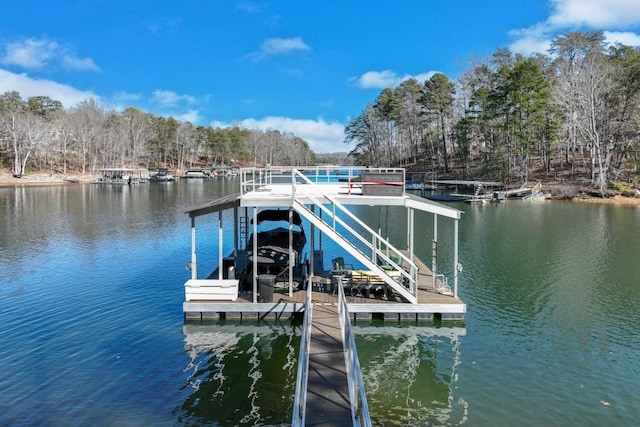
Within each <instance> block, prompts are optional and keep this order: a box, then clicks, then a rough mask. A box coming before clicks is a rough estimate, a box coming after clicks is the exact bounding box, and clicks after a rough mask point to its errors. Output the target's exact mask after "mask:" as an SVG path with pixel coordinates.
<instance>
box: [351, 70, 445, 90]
mask: <svg viewBox="0 0 640 427" xmlns="http://www.w3.org/2000/svg"><path fill="white" fill-rule="evenodd" d="M434 74H435V71H429V72H427V73H420V74H416V75H409V74H405V75H404V76H398V75H397V74H396V73H395V72H394V71H391V70H384V71H367V72H366V73H364V74H363V75H361V76H360V77H354V78H352V79H350V81H351V82H353V83H355V84H356V85H357V86H358V87H360V88H362V89H384V88H388V87H396V86H398V85H399V84H400V83H402V82H403V81H405V80H408V79H411V78H412V79H416V80H417V81H418V82H419V83H423V82H425V81H427V80H429V79H430V78H431V76H433V75H434Z"/></svg>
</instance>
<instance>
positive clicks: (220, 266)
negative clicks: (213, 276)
mask: <svg viewBox="0 0 640 427" xmlns="http://www.w3.org/2000/svg"><path fill="white" fill-rule="evenodd" d="M222 236H223V232H222V211H218V280H222V267H223V265H222V258H223V254H222V250H223V248H222V243H223V242H222Z"/></svg>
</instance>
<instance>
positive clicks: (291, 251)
mask: <svg viewBox="0 0 640 427" xmlns="http://www.w3.org/2000/svg"><path fill="white" fill-rule="evenodd" d="M294 258H295V257H294V256H293V208H291V207H290V208H289V297H292V296H293V263H294V262H295V259H294Z"/></svg>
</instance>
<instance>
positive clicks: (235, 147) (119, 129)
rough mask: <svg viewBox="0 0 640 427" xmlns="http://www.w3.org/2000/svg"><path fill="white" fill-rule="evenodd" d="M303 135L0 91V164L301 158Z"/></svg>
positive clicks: (281, 161)
mask: <svg viewBox="0 0 640 427" xmlns="http://www.w3.org/2000/svg"><path fill="white" fill-rule="evenodd" d="M313 162H314V153H313V152H312V151H311V149H310V148H309V145H308V144H307V142H306V141H304V140H302V139H301V138H299V137H297V136H295V135H292V134H290V133H283V132H280V131H278V130H269V131H258V130H247V129H243V128H241V127H240V126H235V125H234V126H230V127H227V128H212V127H205V126H194V125H193V124H192V123H190V122H181V121H178V120H176V119H174V118H173V117H169V118H165V117H160V116H155V115H153V114H149V113H145V112H143V111H140V110H138V109H135V108H127V109H125V110H124V111H115V110H110V109H107V108H104V107H102V106H100V105H99V104H98V103H97V102H96V101H95V100H93V99H89V100H86V101H83V102H81V103H79V104H78V105H76V106H74V107H73V108H70V109H64V108H63V106H62V104H61V103H60V102H59V101H56V100H53V99H51V98H49V97H47V96H34V97H30V98H28V99H27V100H23V99H22V98H21V96H20V94H19V93H18V92H16V91H10V92H6V93H4V94H2V95H0V168H4V167H7V168H10V169H11V170H12V172H13V174H14V175H15V176H22V175H24V174H26V173H28V171H30V170H49V171H51V172H52V173H61V174H67V173H68V172H70V171H74V172H79V173H82V174H85V173H91V172H92V171H93V170H95V169H96V168H102V167H124V166H129V167H138V166H143V167H149V168H156V167H166V168H169V169H172V170H178V171H183V170H186V169H189V168H194V167H205V166H209V165H225V164H226V165H235V164H238V165H246V164H254V165H260V164H278V165H285V166H286V165H309V164H312V163H313Z"/></svg>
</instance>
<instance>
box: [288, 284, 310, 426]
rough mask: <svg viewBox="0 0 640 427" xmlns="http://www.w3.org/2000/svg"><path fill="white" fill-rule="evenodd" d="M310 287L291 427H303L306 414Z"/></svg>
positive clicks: (305, 305) (308, 286) (306, 302)
mask: <svg viewBox="0 0 640 427" xmlns="http://www.w3.org/2000/svg"><path fill="white" fill-rule="evenodd" d="M311 294H312V286H311V280H309V281H308V282H307V296H306V299H305V304H304V322H303V326H302V337H301V338H300V351H299V354H298V374H297V376H296V390H295V393H294V399H293V416H292V420H291V425H292V426H293V427H296V426H298V427H303V426H304V424H305V415H306V412H307V385H308V381H309V351H310V348H311V321H312V316H313V314H312V311H313V308H312V305H311Z"/></svg>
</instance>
